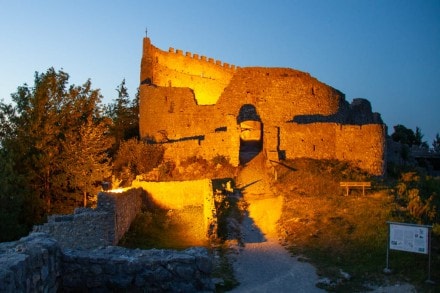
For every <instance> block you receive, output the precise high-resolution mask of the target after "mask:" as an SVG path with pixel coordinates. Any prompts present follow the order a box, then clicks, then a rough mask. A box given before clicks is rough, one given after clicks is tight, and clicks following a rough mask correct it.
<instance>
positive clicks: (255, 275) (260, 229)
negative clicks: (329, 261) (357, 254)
mask: <svg viewBox="0 0 440 293" xmlns="http://www.w3.org/2000/svg"><path fill="white" fill-rule="evenodd" d="M260 164H261V160H259V158H256V160H253V162H251V164H249V165H248V166H246V167H245V168H244V169H243V170H242V171H241V172H240V174H239V178H238V185H239V186H246V188H244V190H243V194H244V198H245V200H246V201H247V202H248V204H249V207H248V215H247V216H246V217H245V219H244V220H243V222H242V224H241V233H242V241H243V243H244V247H240V249H239V252H238V253H237V254H236V255H232V256H231V257H232V261H233V268H234V273H235V276H236V278H237V280H238V281H239V282H240V285H239V286H238V287H236V288H235V289H234V290H232V291H230V292H325V291H323V290H321V289H319V288H317V287H316V286H315V283H316V282H317V280H318V276H317V275H316V270H315V268H314V267H313V266H312V265H310V264H308V263H304V262H300V261H298V260H297V258H294V257H292V256H291V255H290V254H289V252H287V250H286V249H285V248H284V247H283V246H281V245H280V244H279V242H278V237H277V234H276V222H277V221H278V218H279V216H280V214H281V208H282V198H281V197H277V196H276V195H274V194H273V193H272V192H271V191H270V186H269V184H268V179H267V174H264V168H261V165H260Z"/></svg>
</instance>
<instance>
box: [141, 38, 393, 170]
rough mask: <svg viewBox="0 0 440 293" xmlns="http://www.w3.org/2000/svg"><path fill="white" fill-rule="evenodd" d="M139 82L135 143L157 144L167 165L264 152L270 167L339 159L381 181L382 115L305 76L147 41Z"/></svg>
mask: <svg viewBox="0 0 440 293" xmlns="http://www.w3.org/2000/svg"><path fill="white" fill-rule="evenodd" d="M140 79H141V86H140V118H139V119H140V121H139V122H140V123H139V124H140V135H141V137H142V138H144V139H147V140H148V141H150V142H153V143H160V144H162V145H163V146H164V148H165V158H166V159H169V160H173V161H175V162H179V161H181V160H184V159H186V158H188V157H193V156H199V157H203V158H205V159H212V158H214V157H216V156H224V157H226V158H228V159H229V161H230V162H231V163H232V164H233V165H235V166H237V165H239V164H240V163H242V162H244V161H245V159H246V158H245V157H246V155H247V156H248V157H249V154H251V155H250V156H251V157H252V156H253V155H255V154H258V153H260V152H262V153H263V154H264V155H265V157H266V158H267V160H268V161H275V162H278V161H279V160H283V159H294V158H313V159H337V160H341V161H348V162H351V163H352V164H354V165H355V166H358V167H360V168H361V169H363V170H366V171H368V172H369V173H371V174H374V175H382V174H383V173H384V166H385V136H386V126H385V124H384V123H383V121H382V119H381V117H380V115H379V114H378V113H373V112H372V109H371V105H370V102H369V101H368V100H365V99H354V100H353V102H352V103H351V104H350V103H348V102H347V101H346V100H345V95H344V94H343V93H342V92H340V91H338V90H336V89H334V88H332V87H330V86H328V85H326V84H324V83H322V82H320V81H318V80H317V79H316V78H314V77H312V76H310V74H308V73H304V72H301V71H298V70H294V69H290V68H266V67H242V68H240V67H236V66H234V65H230V64H228V63H224V62H222V61H219V60H214V59H213V58H207V57H206V56H201V55H198V54H193V53H190V52H185V53H184V52H183V51H182V50H175V49H173V48H170V49H169V51H168V52H167V51H163V50H160V49H159V48H157V47H155V46H154V45H153V44H152V43H151V40H150V39H149V38H144V40H143V55H142V62H141V72H140ZM245 154H246V155H245ZM252 154H253V155H252Z"/></svg>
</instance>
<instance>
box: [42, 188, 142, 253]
mask: <svg viewBox="0 0 440 293" xmlns="http://www.w3.org/2000/svg"><path fill="white" fill-rule="evenodd" d="M143 194H144V191H143V190H142V189H129V190H127V191H125V192H122V193H112V192H100V193H99V194H98V206H97V208H96V209H88V208H78V209H76V210H75V212H74V214H73V215H52V216H50V217H49V219H48V222H47V223H45V224H43V225H41V226H35V227H34V231H35V232H45V233H48V234H50V235H51V236H52V237H53V238H55V239H56V240H57V241H58V243H59V244H60V245H61V247H63V248H82V249H90V248H94V247H99V246H105V245H116V244H117V243H118V242H119V240H120V239H121V238H122V236H124V234H125V232H127V231H128V229H129V228H130V225H131V222H132V221H133V220H134V218H135V217H136V215H137V214H138V213H139V212H140V211H141V208H142V196H145V195H143Z"/></svg>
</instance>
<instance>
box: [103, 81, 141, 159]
mask: <svg viewBox="0 0 440 293" xmlns="http://www.w3.org/2000/svg"><path fill="white" fill-rule="evenodd" d="M116 91H117V93H118V96H117V98H116V99H115V100H114V102H113V103H111V104H109V105H108V106H107V109H106V115H107V116H108V117H110V118H111V119H112V122H113V123H112V126H111V133H112V135H113V137H114V138H115V143H114V145H113V148H112V154H114V153H115V152H116V151H117V150H118V149H119V146H120V144H121V142H122V141H124V140H128V139H130V138H138V137H139V122H138V114H139V95H138V94H137V95H136V96H135V98H134V99H133V100H132V101H131V100H130V96H129V94H128V89H127V87H126V85H125V79H123V80H122V82H121V84H120V85H119V86H118V87H117V88H116Z"/></svg>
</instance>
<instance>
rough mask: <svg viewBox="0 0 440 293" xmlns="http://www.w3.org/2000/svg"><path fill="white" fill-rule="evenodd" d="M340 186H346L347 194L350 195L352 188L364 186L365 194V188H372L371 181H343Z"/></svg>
mask: <svg viewBox="0 0 440 293" xmlns="http://www.w3.org/2000/svg"><path fill="white" fill-rule="evenodd" d="M340 186H341V187H345V188H346V190H347V193H346V196H348V193H349V192H350V188H362V195H365V189H370V188H371V182H341V183H340Z"/></svg>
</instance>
